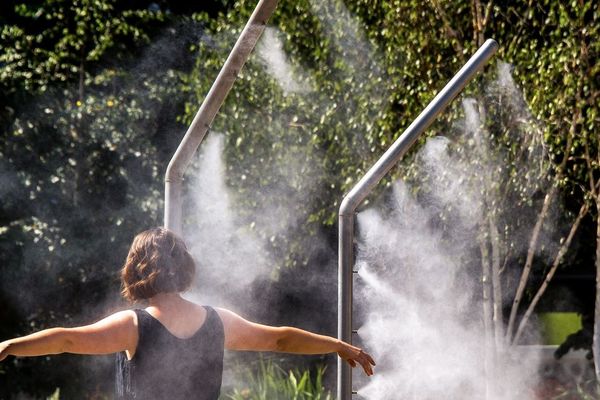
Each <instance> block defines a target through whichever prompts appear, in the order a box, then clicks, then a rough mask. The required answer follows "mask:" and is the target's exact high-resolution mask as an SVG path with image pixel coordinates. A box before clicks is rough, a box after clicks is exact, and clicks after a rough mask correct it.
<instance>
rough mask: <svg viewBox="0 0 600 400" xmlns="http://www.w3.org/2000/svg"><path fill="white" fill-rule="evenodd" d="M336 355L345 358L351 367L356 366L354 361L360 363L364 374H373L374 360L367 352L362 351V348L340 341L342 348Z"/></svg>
mask: <svg viewBox="0 0 600 400" xmlns="http://www.w3.org/2000/svg"><path fill="white" fill-rule="evenodd" d="M337 353H338V355H339V356H340V357H341V358H342V359H343V360H345V361H346V362H347V363H348V364H350V366H351V367H352V368H354V367H356V363H358V364H360V365H361V367H362V368H363V370H364V371H365V374H367V375H368V376H371V375H373V366H375V361H374V360H373V357H371V355H370V354H369V353H366V352H365V351H363V349H361V348H359V347H356V346H352V345H351V344H348V343H346V342H342V349H341V350H339V351H338V352H337Z"/></svg>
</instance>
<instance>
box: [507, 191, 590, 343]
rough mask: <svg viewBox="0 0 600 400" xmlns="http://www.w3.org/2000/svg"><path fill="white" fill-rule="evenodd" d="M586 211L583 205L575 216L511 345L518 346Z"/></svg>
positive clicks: (586, 205) (585, 204)
mask: <svg viewBox="0 0 600 400" xmlns="http://www.w3.org/2000/svg"><path fill="white" fill-rule="evenodd" d="M588 210H589V206H588V204H587V203H584V204H583V205H582V206H581V208H580V209H579V214H577V218H575V221H574V222H573V225H571V229H570V231H569V234H568V235H567V237H566V239H565V240H564V241H563V242H562V244H561V246H560V248H559V249H558V252H557V253H556V257H555V258H554V262H553V263H552V267H550V270H549V271H548V273H547V274H546V277H545V278H544V282H542V285H541V286H540V288H539V289H538V291H537V293H536V294H535V296H534V297H533V300H532V301H531V303H530V304H529V307H527V311H525V314H524V315H523V318H521V321H520V322H519V327H518V328H517V333H516V334H515V339H514V340H513V344H519V339H520V338H521V335H522V334H523V330H524V329H525V325H527V321H528V320H529V317H530V316H531V314H532V313H533V310H535V307H536V306H537V304H538V303H539V301H540V299H541V298H542V295H543V294H544V292H545V291H546V288H547V287H548V285H549V284H550V281H551V280H552V278H553V277H554V274H555V273H556V270H557V269H558V266H559V265H560V263H561V262H562V259H563V257H564V256H565V254H566V253H567V251H568V250H569V247H571V242H572V241H573V237H574V236H575V233H576V232H577V230H578V229H579V225H580V224H581V220H582V219H583V217H585V215H586V214H587V212H588Z"/></svg>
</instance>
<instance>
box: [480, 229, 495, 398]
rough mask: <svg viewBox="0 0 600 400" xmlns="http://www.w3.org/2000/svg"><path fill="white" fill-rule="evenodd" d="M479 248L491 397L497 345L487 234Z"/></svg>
mask: <svg viewBox="0 0 600 400" xmlns="http://www.w3.org/2000/svg"><path fill="white" fill-rule="evenodd" d="M479 250H480V251H481V267H482V274H481V275H482V277H481V282H482V286H483V329H484V345H485V348H484V364H483V368H484V377H485V391H486V393H485V398H486V399H490V398H491V393H493V385H492V382H493V377H494V375H495V373H494V370H495V364H496V346H495V343H494V330H493V311H492V290H491V277H490V275H491V270H490V256H489V251H488V248H487V240H486V239H485V235H483V234H482V238H481V239H480V241H479Z"/></svg>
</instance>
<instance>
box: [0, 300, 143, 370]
mask: <svg viewBox="0 0 600 400" xmlns="http://www.w3.org/2000/svg"><path fill="white" fill-rule="evenodd" d="M135 346H137V319H136V318H135V313H134V312H133V311H121V312H118V313H116V314H113V315H111V316H109V317H106V318H104V319H103V320H100V321H98V322H96V323H95V324H92V325H87V326H80V327H77V328H52V329H45V330H43V331H39V332H36V333H33V334H31V335H27V336H23V337H20V338H16V339H11V340H7V341H4V342H1V343H0V361H2V360H4V359H5V358H6V357H7V356H9V355H13V356H29V357H31V356H42V355H47V354H60V353H75V354H110V353H116V352H119V351H125V350H130V351H133V350H135Z"/></svg>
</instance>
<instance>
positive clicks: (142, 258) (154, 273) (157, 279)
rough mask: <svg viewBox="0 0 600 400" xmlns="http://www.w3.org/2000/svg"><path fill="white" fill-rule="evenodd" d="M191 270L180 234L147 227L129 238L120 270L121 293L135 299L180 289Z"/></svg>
mask: <svg viewBox="0 0 600 400" xmlns="http://www.w3.org/2000/svg"><path fill="white" fill-rule="evenodd" d="M195 271H196V266H195V264H194V259H193V258H192V256H191V255H190V253H189V252H188V251H187V248H186V247H185V244H184V243H183V240H182V239H181V238H179V237H178V236H177V235H175V234H174V233H173V232H171V231H169V230H168V229H165V228H154V229H149V230H147V231H144V232H142V233H140V234H138V235H137V236H136V237H135V239H133V243H132V244H131V248H130V249H129V254H128V255H127V260H126V261H125V265H124V266H123V269H122V270H121V284H122V291H121V293H122V294H123V297H125V298H126V299H128V300H130V301H136V300H143V299H149V298H151V297H153V296H155V295H157V294H159V293H176V292H183V291H184V290H186V289H188V288H189V287H190V286H191V284H192V280H193V278H194V273H195Z"/></svg>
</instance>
